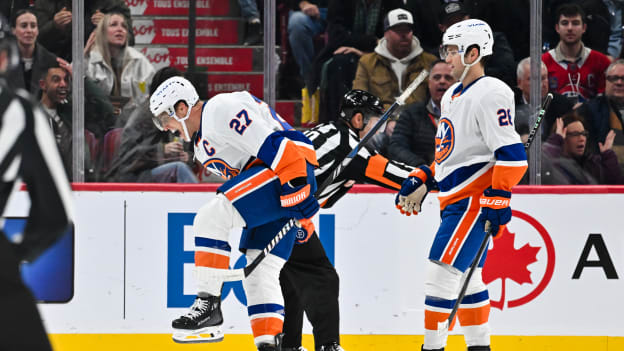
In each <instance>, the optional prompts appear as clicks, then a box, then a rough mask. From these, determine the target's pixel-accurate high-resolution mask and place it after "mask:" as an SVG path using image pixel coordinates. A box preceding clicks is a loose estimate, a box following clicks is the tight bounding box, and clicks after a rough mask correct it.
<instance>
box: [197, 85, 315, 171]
mask: <svg viewBox="0 0 624 351" xmlns="http://www.w3.org/2000/svg"><path fill="white" fill-rule="evenodd" d="M276 132H284V133H283V134H280V133H277V136H276ZM284 136H287V137H286V138H285V137H284ZM194 143H195V158H196V159H197V160H198V161H199V162H201V164H202V165H203V166H204V167H205V168H206V169H208V170H209V171H211V172H212V173H214V174H217V175H219V176H221V177H223V178H225V179H230V178H232V177H235V176H236V175H238V174H239V173H240V172H241V171H242V170H244V169H245V167H246V166H247V165H249V164H250V163H251V162H252V161H254V160H256V158H260V159H261V161H263V162H264V163H265V164H267V165H268V166H269V167H271V169H273V170H274V171H276V170H277V171H279V170H280V166H281V168H284V167H285V166H284V164H286V165H288V164H292V163H293V158H300V157H297V156H300V155H301V152H299V150H300V149H301V148H303V149H307V150H304V151H303V154H305V155H308V154H309V153H310V152H311V153H312V155H314V148H313V146H312V145H311V142H310V141H309V140H307V138H305V136H303V134H302V133H300V132H297V131H294V130H293V129H292V127H291V126H290V125H289V124H288V123H286V121H284V120H283V119H282V118H281V117H280V116H279V115H278V114H277V113H275V111H274V110H273V109H272V108H271V107H269V105H268V104H267V103H265V102H264V101H262V100H260V99H258V98H256V97H255V96H253V95H251V94H249V93H248V92H246V91H240V92H233V93H225V94H219V95H216V96H214V97H213V98H211V99H210V100H208V101H206V102H205V103H204V105H203V106H202V117H201V125H200V127H199V131H198V135H197V137H196V139H195V140H194ZM293 152H294V153H298V154H299V155H293ZM305 158H306V157H303V159H304V160H305ZM315 162H316V158H315V157H314V162H311V163H315ZM277 171H276V173H278V172H277ZM302 172H303V174H305V166H304V167H303V170H302ZM278 175H279V174H278ZM280 178H282V177H280Z"/></svg>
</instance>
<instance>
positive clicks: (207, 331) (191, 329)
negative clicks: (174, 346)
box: [171, 296, 223, 343]
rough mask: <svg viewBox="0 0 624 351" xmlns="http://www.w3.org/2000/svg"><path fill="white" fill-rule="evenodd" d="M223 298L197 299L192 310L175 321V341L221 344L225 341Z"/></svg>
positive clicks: (173, 323)
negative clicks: (220, 342)
mask: <svg viewBox="0 0 624 351" xmlns="http://www.w3.org/2000/svg"><path fill="white" fill-rule="evenodd" d="M222 324H223V315H222V314H221V297H220V296H208V297H197V298H196V299H195V302H194V303H193V305H192V306H191V310H190V311H189V312H188V313H187V314H185V315H184V316H182V317H180V318H177V319H175V320H174V321H173V322H172V323H171V326H172V327H173V329H174V332H173V341H175V342H178V343H204V342H219V341H221V340H223V332H222V331H221V325H222Z"/></svg>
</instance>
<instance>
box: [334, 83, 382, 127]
mask: <svg viewBox="0 0 624 351" xmlns="http://www.w3.org/2000/svg"><path fill="white" fill-rule="evenodd" d="M358 112H359V113H361V114H362V117H363V120H364V125H366V124H367V123H368V121H369V119H370V118H371V117H379V116H381V115H382V114H383V112H384V109H383V105H382V103H381V100H379V98H378V97H377V96H375V95H373V94H371V93H369V92H367V91H364V90H360V89H353V90H350V91H348V92H347V93H346V94H345V95H344V96H343V97H342V102H341V104H340V119H342V120H343V121H345V122H347V123H350V122H351V118H353V116H354V115H355V114H356V113H358Z"/></svg>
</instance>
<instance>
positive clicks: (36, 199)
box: [0, 84, 73, 260]
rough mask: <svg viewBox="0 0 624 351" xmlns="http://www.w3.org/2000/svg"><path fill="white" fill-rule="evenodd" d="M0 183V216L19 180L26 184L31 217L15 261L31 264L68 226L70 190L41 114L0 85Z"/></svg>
mask: <svg viewBox="0 0 624 351" xmlns="http://www.w3.org/2000/svg"><path fill="white" fill-rule="evenodd" d="M0 177H1V178H0V213H3V212H4V208H5V207H6V205H7V203H8V200H9V197H10V195H11V193H12V192H13V190H14V189H15V188H16V187H15V185H16V184H17V185H18V186H19V184H21V182H20V180H21V181H23V182H24V183H25V184H26V187H27V190H28V194H29V197H30V202H31V207H30V215H29V218H28V220H27V223H26V227H25V228H24V233H23V240H22V242H21V244H20V245H18V246H16V249H17V250H19V252H17V255H18V257H20V258H21V259H26V260H32V259H34V258H36V257H37V256H38V255H39V254H40V253H42V252H43V251H44V250H45V249H46V248H47V247H48V246H50V245H51V244H52V243H54V242H55V241H56V239H58V238H59V237H60V236H61V235H62V234H63V233H65V231H66V229H67V228H68V226H69V225H70V224H71V222H72V218H73V215H72V208H71V187H70V185H69V182H68V181H67V176H66V174H65V170H64V169H63V163H62V162H61V157H60V155H59V152H58V150H57V146H56V142H55V140H54V136H53V135H52V131H51V130H50V126H49V124H48V122H47V117H46V116H45V114H44V113H43V112H42V111H41V110H39V109H38V108H35V109H33V107H32V104H31V103H30V101H29V100H28V99H27V98H26V97H24V96H21V95H17V94H15V93H13V92H11V91H10V90H9V89H7V88H6V87H5V86H4V85H2V84H0ZM0 228H1V226H0ZM0 235H3V234H1V233H0Z"/></svg>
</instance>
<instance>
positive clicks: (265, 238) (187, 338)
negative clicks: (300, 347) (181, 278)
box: [150, 77, 319, 351]
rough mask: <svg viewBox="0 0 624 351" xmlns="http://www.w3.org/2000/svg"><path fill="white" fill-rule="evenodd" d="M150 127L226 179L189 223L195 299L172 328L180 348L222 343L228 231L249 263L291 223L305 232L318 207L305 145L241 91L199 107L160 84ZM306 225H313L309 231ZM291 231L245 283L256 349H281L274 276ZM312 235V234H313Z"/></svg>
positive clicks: (173, 81)
mask: <svg viewBox="0 0 624 351" xmlns="http://www.w3.org/2000/svg"><path fill="white" fill-rule="evenodd" d="M150 110H151V112H152V114H153V115H154V123H155V124H156V126H157V127H158V128H160V129H161V130H169V131H172V132H180V133H181V135H183V137H184V138H185V140H186V141H191V135H194V134H195V133H196V134H195V135H194V137H193V140H192V141H193V144H194V145H195V157H196V158H197V160H198V161H199V162H201V164H202V165H204V167H206V169H208V170H209V171H212V172H213V173H216V174H218V175H220V176H222V177H224V178H226V179H229V180H228V181H227V182H225V183H224V184H223V185H222V186H221V187H219V189H218V190H217V196H216V197H215V198H214V199H213V200H211V201H210V202H208V203H207V204H206V205H204V206H203V207H202V208H200V209H199V211H198V212H197V215H196V217H195V220H194V222H193V233H194V235H195V277H196V279H197V286H198V290H199V291H198V294H197V298H196V300H195V303H193V305H192V306H191V309H190V311H189V312H188V313H187V314H186V315H184V316H182V317H180V318H178V319H176V320H174V321H173V323H172V324H173V328H174V329H175V330H176V333H174V340H175V341H177V342H210V341H220V340H221V339H223V334H222V332H221V330H220V326H221V324H222V323H223V318H222V315H221V308H220V301H221V298H220V295H221V286H222V283H223V282H222V281H221V280H220V279H218V278H217V277H215V275H214V274H213V272H214V269H228V266H229V261H230V251H231V248H230V245H229V244H228V238H229V233H230V229H232V228H244V230H243V231H242V234H241V239H240V248H241V251H243V252H245V254H246V256H247V260H248V262H250V261H251V260H253V258H254V257H256V256H257V255H258V254H259V253H260V251H261V249H263V248H264V247H265V246H266V245H267V244H268V243H269V242H270V241H271V239H272V238H273V237H274V236H275V234H276V233H277V232H278V231H279V230H280V228H281V227H282V226H283V225H284V224H285V223H286V222H287V221H288V219H290V218H293V217H294V218H296V219H299V220H300V222H301V224H302V226H303V227H304V228H307V227H309V226H310V225H311V222H310V220H309V219H310V218H311V217H312V216H313V215H314V214H315V213H316V212H317V211H318V208H319V204H318V202H317V201H316V199H315V198H314V196H313V194H314V192H315V190H316V182H315V179H314V167H315V166H316V165H317V162H316V154H315V153H314V148H313V147H312V144H311V142H310V141H309V140H308V138H306V137H305V136H304V135H303V134H302V133H300V132H297V131H294V130H293V129H292V128H291V127H290V126H289V125H288V124H287V123H286V122H284V120H282V119H281V117H280V116H279V115H277V114H276V113H275V111H273V109H271V108H270V107H269V106H268V105H267V104H266V103H265V102H263V101H262V100H259V99H258V98H256V97H254V96H252V95H251V94H249V93H248V92H234V93H228V94H219V95H216V96H215V97H213V98H211V99H210V100H209V101H199V97H198V95H197V92H196V91H195V88H194V87H193V86H192V85H191V83H190V82H189V81H188V80H186V79H184V78H181V77H172V78H169V79H168V80H166V81H165V82H163V83H162V84H161V85H160V86H159V87H158V88H157V89H156V91H155V92H154V94H152V96H151V98H150ZM312 227H313V226H312ZM296 230H297V229H296V228H294V229H293V230H291V231H290V232H289V233H288V234H287V235H286V236H285V237H284V238H283V239H282V240H281V241H280V243H279V244H278V245H277V246H276V247H275V248H274V249H273V251H272V252H271V253H270V254H269V255H268V256H267V257H266V258H265V259H264V260H263V261H262V262H261V263H260V265H259V266H258V267H257V268H256V269H255V270H254V272H253V273H252V274H250V275H249V276H248V277H247V278H246V279H245V280H244V281H243V287H244V289H245V293H246V295H247V310H248V314H249V318H250V320H251V329H252V331H253V335H254V341H255V344H256V345H257V347H258V349H259V350H265V351H269V350H279V338H276V335H278V334H280V333H281V331H282V323H283V313H284V312H283V310H284V307H283V305H284V303H283V298H282V294H281V290H280V285H279V273H280V270H281V268H282V266H283V265H284V262H285V260H286V259H288V256H289V255H290V251H291V249H292V246H293V243H294V238H295V234H294V232H295V231H296ZM310 230H313V229H310Z"/></svg>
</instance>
